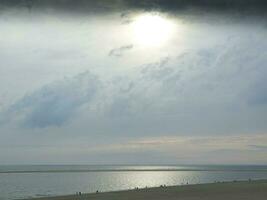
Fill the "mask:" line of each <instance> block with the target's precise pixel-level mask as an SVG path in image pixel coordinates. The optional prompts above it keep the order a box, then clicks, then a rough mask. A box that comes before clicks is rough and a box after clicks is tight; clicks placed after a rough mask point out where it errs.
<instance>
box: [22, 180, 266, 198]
mask: <svg viewBox="0 0 267 200" xmlns="http://www.w3.org/2000/svg"><path fill="white" fill-rule="evenodd" d="M266 197H267V180H266V179H262V180H247V181H231V182H215V183H202V184H192V185H190V184H189V185H178V186H160V187H152V188H140V189H130V190H121V191H109V192H96V193H82V194H81V195H78V194H73V195H64V196H54V197H53V196H51V197H50V196H49V197H38V198H28V199H21V200H76V199H83V200H89V199H94V200H126V199H127V200H145V199H153V200H169V199H170V200H173V199H179V200H183V199H186V200H198V199H199V200H205V199H206V200H222V199H227V200H232V199H233V200H239V199H240V200H252V199H253V200H254V199H255V200H266Z"/></svg>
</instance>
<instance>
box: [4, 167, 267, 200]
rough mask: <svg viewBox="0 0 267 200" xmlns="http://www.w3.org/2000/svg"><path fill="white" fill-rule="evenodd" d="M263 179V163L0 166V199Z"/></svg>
mask: <svg viewBox="0 0 267 200" xmlns="http://www.w3.org/2000/svg"><path fill="white" fill-rule="evenodd" d="M247 179H267V166H88V165H81V166H71V165H68V166H67V165H65V166H62V165H58V166H0V199H1V200H8V199H19V198H27V197H39V196H53V195H65V194H74V193H75V192H77V191H81V192H95V191H96V190H99V191H112V190H125V189H132V188H135V187H139V188H142V187H155V186H160V185H163V184H165V185H180V184H187V183H189V184H197V183H208V182H215V181H232V180H247Z"/></svg>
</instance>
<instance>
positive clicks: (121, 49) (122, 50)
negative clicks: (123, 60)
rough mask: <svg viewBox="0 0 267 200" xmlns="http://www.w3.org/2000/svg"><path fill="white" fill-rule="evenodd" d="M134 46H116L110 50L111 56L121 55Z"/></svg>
mask: <svg viewBox="0 0 267 200" xmlns="http://www.w3.org/2000/svg"><path fill="white" fill-rule="evenodd" d="M132 48H133V45H132V44H129V45H125V46H121V47H119V48H115V49H112V50H110V52H109V54H108V55H109V56H114V57H121V56H122V55H123V54H124V53H125V52H126V51H129V50H131V49H132Z"/></svg>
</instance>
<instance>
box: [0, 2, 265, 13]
mask: <svg viewBox="0 0 267 200" xmlns="http://www.w3.org/2000/svg"><path fill="white" fill-rule="evenodd" d="M0 4H1V5H4V6H11V7H14V6H17V7H27V8H29V9H32V8H40V7H43V8H51V7H52V8H54V9H57V10H67V11H69V12H75V11H78V12H81V11H86V10H87V11H88V10H91V11H101V10H102V11H108V10H114V9H115V10H116V9H145V10H155V9H157V10H167V11H175V10H181V9H185V8H191V7H196V8H203V9H214V10H239V11H244V9H245V10H257V11H260V10H261V11H264V10H266V8H267V2H266V1H265V0H142V1H141V0H140V1H136V0H98V1H86V0H45V1H42V0H1V1H0Z"/></svg>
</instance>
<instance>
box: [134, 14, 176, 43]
mask: <svg viewBox="0 0 267 200" xmlns="http://www.w3.org/2000/svg"><path fill="white" fill-rule="evenodd" d="M174 29H175V28H174V23H173V22H172V21H171V20H170V19H167V18H166V17H164V16H161V15H159V14H143V15H139V16H137V17H136V18H135V20H134V23H133V34H134V40H135V42H136V43H137V44H139V45H144V46H159V45H162V44H164V43H165V42H166V41H167V40H169V39H170V38H171V36H172V35H173V33H174Z"/></svg>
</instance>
